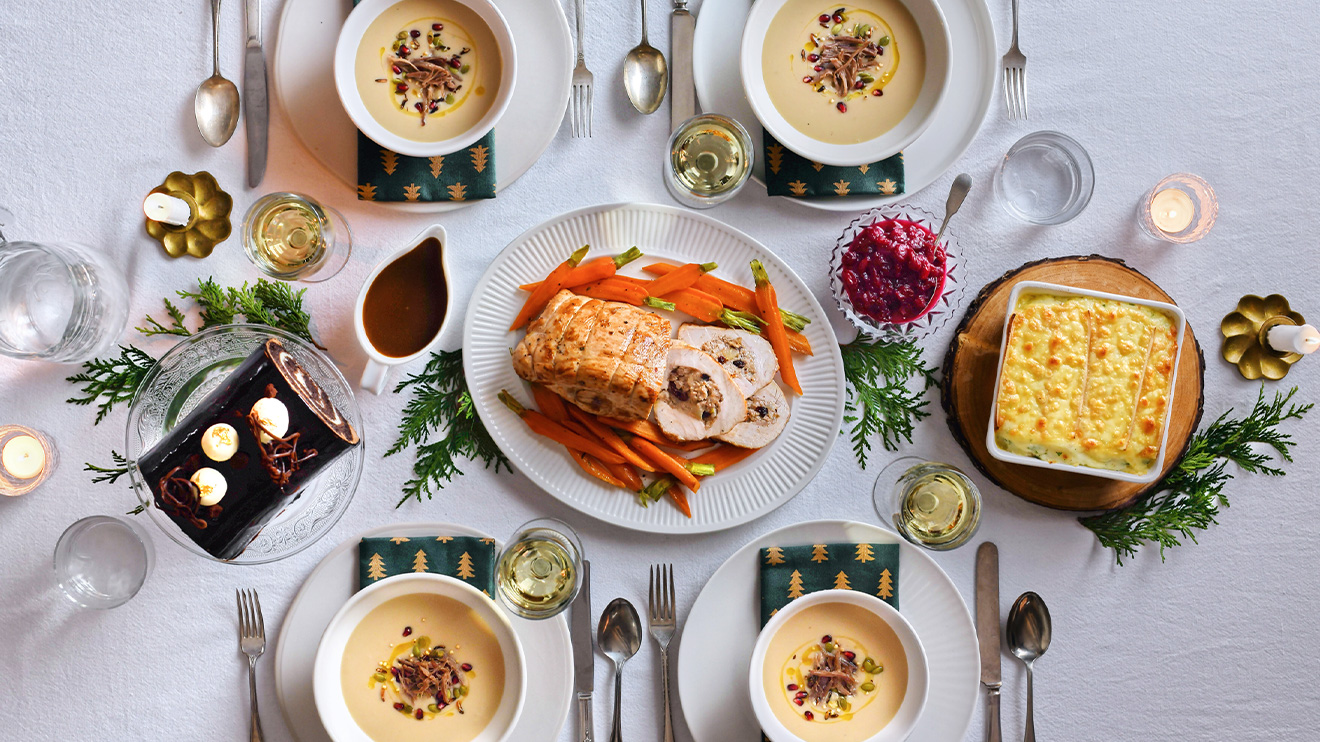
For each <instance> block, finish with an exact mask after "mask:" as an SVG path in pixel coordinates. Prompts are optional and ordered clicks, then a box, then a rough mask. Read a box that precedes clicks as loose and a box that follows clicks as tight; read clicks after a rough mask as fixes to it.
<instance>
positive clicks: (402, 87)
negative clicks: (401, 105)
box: [394, 82, 412, 636]
mask: <svg viewBox="0 0 1320 742" xmlns="http://www.w3.org/2000/svg"><path fill="white" fill-rule="evenodd" d="M394 92H396V93H406V92H408V85H407V84H406V83H402V82H401V83H399V84H398V85H395V86H394ZM411 633H412V629H408V630H406V631H404V632H403V635H404V636H407V635H409V634H411Z"/></svg>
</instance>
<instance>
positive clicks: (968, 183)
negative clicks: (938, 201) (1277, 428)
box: [935, 173, 972, 244]
mask: <svg viewBox="0 0 1320 742" xmlns="http://www.w3.org/2000/svg"><path fill="white" fill-rule="evenodd" d="M970 190H972V176H970V175H968V174H967V173H963V174H962V175H959V176H958V177H956V178H954V179H953V185H952V186H950V187H949V200H948V201H945V202H944V221H943V222H941V223H940V231H939V233H938V234H936V235H935V242H936V243H937V244H938V243H939V241H940V238H941V237H943V236H944V228H945V227H947V226H949V220H950V219H952V218H953V215H954V214H957V213H958V209H960V208H962V204H963V199H965V198H967V192H968V191H970Z"/></svg>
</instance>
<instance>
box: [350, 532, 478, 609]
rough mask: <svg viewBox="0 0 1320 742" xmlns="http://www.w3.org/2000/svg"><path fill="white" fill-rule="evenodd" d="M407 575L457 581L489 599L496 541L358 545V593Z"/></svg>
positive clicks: (402, 540) (422, 539)
mask: <svg viewBox="0 0 1320 742" xmlns="http://www.w3.org/2000/svg"><path fill="white" fill-rule="evenodd" d="M407 572H431V573H433V574H441V575H448V576H450V577H457V578H458V579H460V580H463V581H464V582H467V583H469V584H471V585H472V586H473V587H475V588H477V589H478V590H480V591H482V592H483V593H485V594H486V597H491V596H492V595H494V590H495V539H491V538H473V537H472V536H436V537H431V536H413V537H411V538H408V537H404V536H395V537H394V538H364V539H362V543H361V544H359V545H358V589H359V590H361V589H362V588H364V587H366V586H367V585H370V584H372V583H374V582H377V581H379V580H383V579H385V578H386V577H391V576H393V575H398V574H404V573H407Z"/></svg>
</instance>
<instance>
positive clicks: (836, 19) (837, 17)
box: [834, 13, 843, 23]
mask: <svg viewBox="0 0 1320 742" xmlns="http://www.w3.org/2000/svg"><path fill="white" fill-rule="evenodd" d="M834 22H835V23H843V14H842V13H835V14H834Z"/></svg>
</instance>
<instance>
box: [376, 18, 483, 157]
mask: <svg viewBox="0 0 1320 742" xmlns="http://www.w3.org/2000/svg"><path fill="white" fill-rule="evenodd" d="M437 27H438V30H437ZM414 32H416V34H417V35H416V36H414V35H413V33H414ZM399 34H403V36H404V38H403V39H400V38H399ZM432 39H436V40H438V41H439V43H441V44H443V45H444V46H445V47H447V48H445V49H441V48H438V47H436V46H435V45H434V42H433V41H432ZM401 41H402V42H405V43H407V44H408V45H409V52H408V54H407V58H408V59H409V60H411V61H417V60H419V59H425V58H437V57H439V58H442V59H445V60H454V59H456V60H457V63H458V66H456V67H451V68H450V72H452V73H453V74H454V76H455V77H456V78H458V83H459V85H460V87H459V88H458V90H456V91H454V92H452V93H449V94H448V95H447V96H445V95H440V96H438V97H437V99H436V100H435V101H434V105H432V106H427V105H425V104H424V103H423V98H422V97H421V93H420V91H419V90H418V88H417V86H416V85H411V86H409V89H408V90H407V91H406V95H405V94H404V93H403V92H401V91H400V90H399V89H398V86H399V85H400V84H405V83H401V82H400V81H401V78H402V75H404V74H406V73H407V72H408V71H409V70H408V69H406V65H404V66H400V65H397V64H393V63H392V62H391V57H392V56H394V55H395V54H396V53H398V50H397V46H398V42H401ZM413 47H416V49H415V50H414V49H413ZM464 49H467V50H468V51H466V52H463V50H464ZM395 67H399V68H400V71H399V72H395V70H394V68H395ZM465 67H466V70H467V71H466V72H463V71H462V70H463V69H464V68H465ZM502 72H503V59H502V58H501V56H500V50H499V46H498V45H497V44H496V42H495V35H494V34H493V33H492V32H491V30H490V27H489V26H488V25H486V22H485V21H484V20H482V19H481V17H480V16H478V15H477V14H476V12H475V11H473V10H472V9H471V8H469V7H467V6H466V5H463V4H461V3H458V2H455V1H454V0H403V2H400V3H398V4H396V5H393V6H391V7H389V8H387V9H386V10H385V12H383V13H381V14H380V16H379V17H377V18H376V20H374V21H372V23H371V25H370V26H368V27H367V30H366V32H365V33H364V34H363V35H362V41H361V43H360V44H359V45H358V51H357V58H356V61H355V64H354V75H355V77H356V80H357V86H358V90H359V92H361V94H362V102H363V104H364V105H365V106H366V108H367V111H368V113H370V114H371V117H372V118H374V119H375V120H376V121H377V122H378V123H379V124H380V125H381V126H383V127H385V129H386V130H388V131H389V132H390V133H392V134H396V135H398V136H400V137H403V138H404V139H408V140H411V141H416V142H437V141H441V140H445V139H451V138H453V137H456V136H458V135H459V134H462V133H463V132H465V131H468V130H470V129H471V128H472V127H473V126H475V125H476V124H477V123H478V122H479V121H481V119H482V117H484V116H485V115H486V113H487V112H488V111H489V110H490V107H491V104H492V103H493V102H494V100H495V96H496V92H497V90H498V88H499V83H500V76H501V74H502ZM441 92H443V91H441ZM400 103H402V105H400ZM418 105H422V109H418V108H417V106H418ZM423 122H424V123H423Z"/></svg>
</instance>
